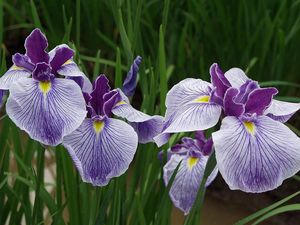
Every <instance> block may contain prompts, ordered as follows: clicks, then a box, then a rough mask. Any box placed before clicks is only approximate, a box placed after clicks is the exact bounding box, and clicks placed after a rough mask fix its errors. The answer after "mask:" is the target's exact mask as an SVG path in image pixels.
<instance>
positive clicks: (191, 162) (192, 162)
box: [187, 157, 199, 170]
mask: <svg viewBox="0 0 300 225" xmlns="http://www.w3.org/2000/svg"><path fill="white" fill-rule="evenodd" d="M198 160H199V159H198V158H196V157H189V158H188V160H187V166H188V168H189V169H190V170H191V169H193V167H194V166H195V165H196V164H197V162H198Z"/></svg>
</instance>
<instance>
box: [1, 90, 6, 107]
mask: <svg viewBox="0 0 300 225" xmlns="http://www.w3.org/2000/svg"><path fill="white" fill-rule="evenodd" d="M4 95H5V91H4V90H0V109H1V107H2V105H3V97H4Z"/></svg>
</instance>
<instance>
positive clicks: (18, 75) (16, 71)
mask: <svg viewBox="0 0 300 225" xmlns="http://www.w3.org/2000/svg"><path fill="white" fill-rule="evenodd" d="M30 76H31V73H30V72H29V71H28V70H26V69H25V68H22V67H18V66H16V65H13V66H12V67H10V69H9V70H8V71H7V72H6V73H5V74H4V75H3V76H2V77H0V89H2V90H9V89H10V87H11V85H12V84H13V83H15V82H17V81H18V80H20V79H23V78H27V77H30Z"/></svg>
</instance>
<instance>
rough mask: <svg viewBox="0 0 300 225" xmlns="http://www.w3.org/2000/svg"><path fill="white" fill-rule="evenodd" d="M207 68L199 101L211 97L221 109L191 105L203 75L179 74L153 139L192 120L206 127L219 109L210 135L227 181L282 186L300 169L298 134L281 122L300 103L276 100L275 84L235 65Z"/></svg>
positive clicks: (248, 187) (244, 186)
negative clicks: (218, 124)
mask: <svg viewBox="0 0 300 225" xmlns="http://www.w3.org/2000/svg"><path fill="white" fill-rule="evenodd" d="M210 74H211V82H212V84H211V86H210V84H207V85H206V87H208V86H209V87H210V88H209V90H211V91H210V92H209V91H208V92H209V93H210V95H209V98H208V97H207V99H208V100H209V101H208V103H199V104H206V105H207V106H208V104H209V103H211V104H214V105H213V106H214V110H215V111H217V110H216V109H218V110H220V111H217V112H214V111H213V110H202V111H200V112H199V108H200V106H198V107H196V106H195V100H194V99H197V100H198V99H199V98H200V97H198V98H196V96H197V95H198V96H199V94H200V93H201V92H200V91H199V89H201V84H202V83H203V81H201V80H199V79H186V80H183V81H181V82H180V83H179V84H177V85H175V86H174V87H173V88H172V89H171V90H170V92H169V93H168V96H167V101H166V105H167V112H166V118H167V119H168V120H167V123H166V124H165V125H164V131H163V133H162V134H161V135H159V136H157V137H156V138H155V140H156V141H157V142H158V144H163V143H164V142H166V141H167V138H168V136H167V135H169V133H175V132H186V131H193V130H196V126H197V127H202V129H203V127H205V128H210V127H212V126H213V125H215V124H216V122H217V121H218V119H219V117H220V114H221V109H222V111H223V115H224V117H225V118H224V119H223V120H222V125H221V128H220V130H219V131H217V132H214V133H213V134H212V138H213V142H214V147H215V152H216V159H217V165H218V169H219V170H220V173H221V174H222V176H223V178H224V179H225V181H226V182H227V184H228V185H229V187H230V188H231V189H233V190H236V189H239V190H242V191H245V192H264V191H268V190H272V189H274V188H276V187H278V186H280V185H281V183H282V182H283V180H284V179H286V178H288V177H291V176H293V175H294V174H295V173H296V172H298V171H299V169H300V150H299V146H300V138H299V137H297V136H296V135H295V134H294V133H293V132H292V131H291V130H290V129H289V128H288V127H287V126H285V125H284V124H283V123H282V122H286V121H287V120H288V119H289V118H290V117H291V116H292V115H293V114H294V113H295V112H296V111H297V110H299V108H300V103H289V102H282V101H278V100H274V99H273V96H274V95H276V94H277V92H278V91H277V90H276V89H275V88H260V87H259V85H258V83H257V82H256V81H253V80H250V79H249V78H248V77H247V76H246V75H245V73H244V72H243V71H242V70H241V69H238V68H233V69H230V70H229V71H227V72H226V73H225V74H223V72H222V71H221V69H220V68H219V66H218V65H217V64H213V65H212V66H211V69H210ZM207 95H208V94H207ZM200 99H201V100H202V99H203V98H202V97H201V98H200ZM197 100H196V101H197ZM202 102H203V100H202ZM202 107H203V106H202ZM180 108H182V109H184V111H185V114H183V113H182V110H180ZM206 109H208V108H206ZM175 110H177V111H175ZM214 113H215V115H214V116H213V115H212V114H214ZM176 116H177V117H176ZM202 118H207V119H209V118H210V119H211V121H207V122H206V124H210V126H204V125H205V123H202V122H201V119H202ZM170 127H171V128H172V129H170Z"/></svg>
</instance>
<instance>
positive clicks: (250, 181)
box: [212, 116, 300, 193]
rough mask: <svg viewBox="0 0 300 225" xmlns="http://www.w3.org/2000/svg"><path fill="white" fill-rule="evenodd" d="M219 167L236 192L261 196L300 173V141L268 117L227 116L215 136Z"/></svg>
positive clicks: (287, 129) (288, 130) (213, 135)
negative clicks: (242, 117)
mask: <svg viewBox="0 0 300 225" xmlns="http://www.w3.org/2000/svg"><path fill="white" fill-rule="evenodd" d="M212 138H213V142H214V147H215V153H216V159H217V165H218V168H219V170H220V172H221V174H222V176H223V178H224V180H225V181H226V183H227V184H228V185H229V187H230V189H232V190H242V191H245V192H252V193H260V192H265V191H270V190H273V189H275V188H277V187H278V186H280V185H281V184H282V182H283V180H285V179H287V178H289V177H291V176H293V175H294V174H295V173H297V172H298V171H299V170H300V149H299V146H300V138H299V137H297V136H296V135H295V134H294V133H293V132H292V131H291V130H290V129H289V128H288V127H287V126H285V125H284V124H282V123H280V122H277V121H274V120H272V119H271V118H269V117H267V116H258V117H256V118H254V119H253V120H252V121H244V122H243V121H241V120H239V119H238V118H236V117H232V116H229V117H225V119H224V120H223V121H222V126H221V129H220V130H219V131H217V132H214V133H213V134H212Z"/></svg>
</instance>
